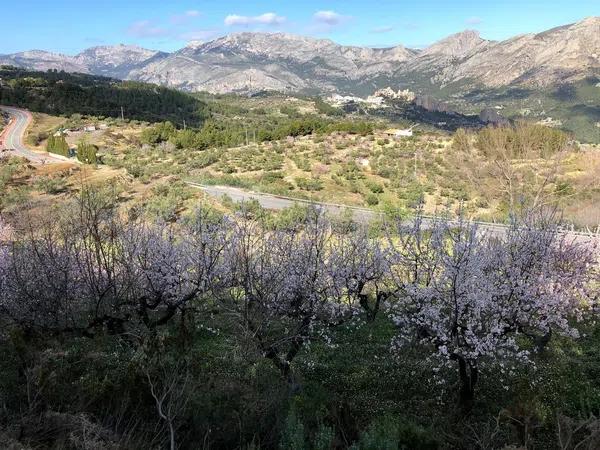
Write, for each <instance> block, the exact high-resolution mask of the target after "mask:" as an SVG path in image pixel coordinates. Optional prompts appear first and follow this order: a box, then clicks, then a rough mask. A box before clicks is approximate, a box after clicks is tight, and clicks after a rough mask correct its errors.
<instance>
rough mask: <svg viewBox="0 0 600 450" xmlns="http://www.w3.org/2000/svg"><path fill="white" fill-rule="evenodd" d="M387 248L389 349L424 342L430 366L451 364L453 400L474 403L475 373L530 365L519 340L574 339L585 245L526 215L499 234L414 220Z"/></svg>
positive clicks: (584, 278) (590, 262)
mask: <svg viewBox="0 0 600 450" xmlns="http://www.w3.org/2000/svg"><path fill="white" fill-rule="evenodd" d="M400 236H401V237H400V238H399V239H397V240H390V245H391V247H392V248H393V262H392V264H393V267H394V268H393V270H392V272H391V275H392V279H393V280H394V284H395V291H394V299H395V301H394V303H393V306H392V308H391V316H392V318H393V321H394V322H395V324H396V325H397V327H398V334H397V337H396V339H395V341H394V344H393V345H394V347H395V348H397V347H400V346H403V345H406V344H408V343H413V344H414V343H417V344H421V345H424V346H426V347H428V348H430V350H431V356H432V357H433V358H434V359H435V360H437V361H438V364H439V365H440V366H441V365H447V364H450V363H456V365H457V367H458V374H459V380H460V391H459V403H460V405H461V406H462V407H463V408H465V409H466V410H468V409H470V407H471V406H472V403H473V400H474V394H475V386H476V384H477V381H478V378H479V376H480V369H481V368H482V367H485V366H492V365H495V364H499V363H502V364H509V365H510V364H516V363H518V362H530V361H531V358H532V354H531V352H532V350H531V348H530V346H527V345H524V343H523V340H522V339H520V338H521V337H524V338H530V339H532V340H534V341H535V342H534V343H535V344H536V345H537V347H538V348H539V347H541V346H543V345H544V344H545V343H546V342H547V341H548V340H549V338H550V336H551V334H552V333H554V332H556V333H560V334H564V335H568V336H573V337H576V336H577V335H578V332H577V330H576V328H574V326H573V321H574V320H581V319H582V318H583V317H584V314H585V313H586V311H588V310H589V308H590V303H589V302H586V299H589V296H588V294H589V292H588V291H587V284H588V282H589V280H590V279H591V270H592V269H593V267H594V266H595V264H596V262H597V257H598V255H597V253H596V251H595V248H594V246H593V245H590V244H589V243H588V242H577V241H575V240H574V239H573V238H568V237H567V236H566V235H564V234H561V233H560V232H559V230H558V227H557V226H556V224H555V222H554V221H552V220H546V219H545V218H544V217H542V216H529V217H526V218H525V219H522V220H514V221H513V222H512V224H511V226H510V228H509V229H508V231H506V232H502V231H499V232H496V233H492V232H487V233H485V232H483V231H481V230H479V229H478V228H477V226H476V225H474V224H472V223H469V222H466V221H464V220H459V221H458V222H447V221H434V222H433V223H429V222H426V221H424V220H423V219H422V218H418V219H417V220H416V221H415V222H414V224H413V225H412V226H410V227H404V228H401V229H400Z"/></svg>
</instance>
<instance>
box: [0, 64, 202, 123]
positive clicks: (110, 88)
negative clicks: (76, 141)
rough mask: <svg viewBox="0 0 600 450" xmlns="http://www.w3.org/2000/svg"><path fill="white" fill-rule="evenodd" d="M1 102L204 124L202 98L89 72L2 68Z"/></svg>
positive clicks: (57, 111) (59, 112) (61, 111)
mask: <svg viewBox="0 0 600 450" xmlns="http://www.w3.org/2000/svg"><path fill="white" fill-rule="evenodd" d="M0 104H3V105H13V106H21V107H24V108H27V109H29V110H31V111H36V112H43V113H48V114H55V115H71V114H90V115H95V116H107V117H121V115H123V116H125V115H126V116H127V118H129V119H138V120H145V121H149V122H157V121H165V120H170V121H173V122H175V123H182V122H183V121H184V120H185V121H187V123H189V124H190V125H199V124H200V123H201V121H202V119H203V118H204V117H205V114H206V113H205V104H204V103H203V102H201V101H200V100H198V99H196V98H194V97H192V96H190V95H188V94H185V93H182V92H179V91H176V90H173V89H169V88H165V87H159V86H156V85H151V84H145V83H140V82H132V81H120V80H115V79H111V78H105V77H100V76H94V75H86V74H80V73H75V74H69V73H66V72H56V71H47V72H34V71H28V70H23V69H18V68H11V67H4V68H1V69H0Z"/></svg>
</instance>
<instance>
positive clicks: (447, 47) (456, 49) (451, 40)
mask: <svg viewBox="0 0 600 450" xmlns="http://www.w3.org/2000/svg"><path fill="white" fill-rule="evenodd" d="M489 42H490V41H486V40H485V39H482V38H481V36H480V35H479V32H478V31H476V30H465V31H461V32H460V33H456V34H453V35H450V36H448V37H447V38H444V39H442V40H440V41H438V42H436V43H434V44H432V45H430V46H429V47H427V48H426V49H425V50H423V52H422V53H421V54H422V55H445V56H453V57H461V56H466V55H468V54H470V53H472V52H473V50H475V49H478V48H480V47H482V46H483V45H485V44H487V43H489Z"/></svg>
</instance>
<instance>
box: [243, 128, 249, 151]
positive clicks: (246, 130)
mask: <svg viewBox="0 0 600 450" xmlns="http://www.w3.org/2000/svg"><path fill="white" fill-rule="evenodd" d="M244 131H245V132H246V147H248V128H245V127H244Z"/></svg>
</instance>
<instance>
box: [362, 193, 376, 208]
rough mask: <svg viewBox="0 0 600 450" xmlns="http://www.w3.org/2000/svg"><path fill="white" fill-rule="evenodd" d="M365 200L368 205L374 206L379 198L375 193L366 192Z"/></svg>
mask: <svg viewBox="0 0 600 450" xmlns="http://www.w3.org/2000/svg"><path fill="white" fill-rule="evenodd" d="M365 201H366V202H367V205H369V206H376V205H378V204H379V198H378V197H377V195H375V194H371V193H370V194H367V196H366V197H365Z"/></svg>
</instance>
